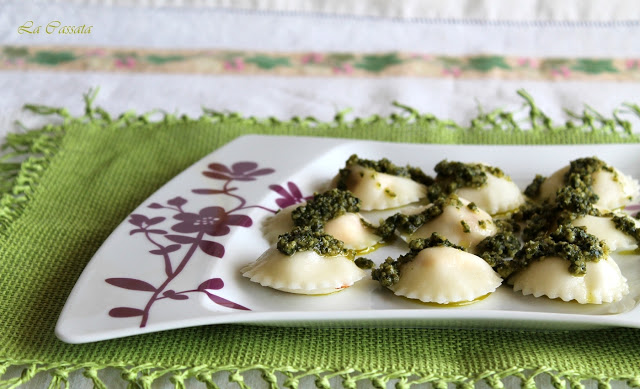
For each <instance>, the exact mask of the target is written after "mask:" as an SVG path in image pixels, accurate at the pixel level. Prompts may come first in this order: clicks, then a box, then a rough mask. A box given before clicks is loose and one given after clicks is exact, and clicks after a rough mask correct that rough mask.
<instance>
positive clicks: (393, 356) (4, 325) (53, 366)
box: [0, 91, 640, 388]
mask: <svg viewBox="0 0 640 389" xmlns="http://www.w3.org/2000/svg"><path fill="white" fill-rule="evenodd" d="M520 93H521V95H522V96H523V98H524V101H525V103H527V110H528V119H527V120H526V122H525V123H520V122H518V121H516V120H514V119H513V118H514V115H513V113H512V112H504V111H493V112H489V113H484V114H479V115H478V117H477V118H476V119H475V120H473V121H472V122H471V123H472V124H471V126H470V127H463V126H460V125H458V124H456V123H453V122H451V121H445V120H440V119H438V118H436V117H434V116H432V115H428V114H421V113H419V112H416V111H415V110H412V109H411V108H409V107H402V106H399V107H398V113H397V114H394V115H392V116H391V117H389V118H381V117H372V118H368V119H358V120H347V118H346V117H345V115H344V114H339V115H337V116H336V118H335V120H334V121H333V122H326V123H318V122H316V121H314V120H312V119H305V120H303V119H299V120H291V121H283V122H280V121H277V120H258V119H253V118H243V117H241V116H239V115H229V114H219V113H215V112H206V113H205V114H203V115H202V116H201V117H200V118H196V119H190V118H185V117H174V116H170V115H166V116H164V117H163V118H160V119H159V120H156V121H153V120H150V117H149V116H148V115H140V116H138V115H136V114H126V115H123V116H121V117H119V118H114V119H112V118H111V117H110V115H109V114H108V113H107V112H105V111H104V110H102V109H100V108H97V107H95V106H94V105H93V104H92V99H93V97H95V96H94V95H90V96H87V108H86V115H85V116H84V117H81V118H73V117H71V116H70V115H69V114H68V113H67V111H66V110H65V109H51V108H47V107H41V106H30V107H29V108H30V109H31V110H33V111H35V112H37V113H39V114H56V115H58V116H61V117H62V118H63V119H64V121H63V123H62V124H56V125H53V124H52V125H49V126H46V127H44V128H42V129H38V130H32V131H28V132H25V133H22V134H13V135H10V136H9V137H8V138H7V144H6V147H7V148H8V150H9V152H10V154H9V157H11V158H9V159H7V160H5V162H4V163H3V164H2V175H3V187H2V191H3V192H2V199H1V201H0V205H1V208H0V223H1V226H0V295H1V299H0V317H2V320H0V373H2V372H4V371H6V370H7V369H10V368H12V367H13V366H18V365H21V366H27V368H26V369H25V371H24V372H23V374H22V375H21V376H19V377H14V378H10V379H8V380H5V381H0V387H12V386H14V385H17V384H20V383H24V382H27V381H29V380H30V379H31V378H33V377H34V376H35V375H37V374H50V375H51V376H52V379H51V385H52V387H58V386H59V385H60V384H61V383H64V382H66V381H67V380H68V377H69V375H70V374H72V373H74V372H82V374H84V375H85V376H86V377H87V378H89V379H91V380H93V382H94V384H95V385H96V386H97V387H103V381H102V380H101V379H100V372H101V370H102V369H105V368H109V367H111V368H117V369H121V370H122V379H123V380H124V381H125V382H127V383H130V384H133V385H139V386H141V387H150V386H151V384H152V383H153V382H154V381H156V380H158V379H160V378H161V377H165V378H166V376H167V375H168V376H169V377H170V380H171V382H173V383H174V384H176V385H177V386H178V387H181V386H182V385H184V383H185V381H186V380H188V379H196V380H198V381H201V382H204V383H205V384H207V387H215V384H214V382H213V376H214V375H215V374H216V373H219V372H228V373H229V380H230V381H232V382H236V383H238V384H240V385H241V386H242V385H244V384H243V379H244V378H243V374H244V373H245V372H247V371H249V370H252V371H255V370H258V371H260V372H261V374H262V377H263V380H264V381H265V383H266V384H267V385H270V386H271V387H281V386H286V387H292V388H295V387H297V386H298V385H299V383H300V382H301V381H304V380H312V382H314V383H315V385H317V386H318V387H321V388H325V387H328V386H329V385H330V383H332V382H335V380H338V381H341V383H342V385H344V387H347V388H355V387H356V385H357V383H358V382H360V381H364V382H370V383H372V384H373V385H374V386H376V387H385V385H386V384H387V383H389V382H392V383H396V384H397V387H400V388H403V387H408V386H410V385H411V384H417V383H427V382H429V383H432V384H434V385H435V386H436V387H438V388H444V387H445V386H446V384H447V383H453V384H455V385H457V386H459V387H464V388H469V387H472V386H473V385H474V384H476V383H478V382H481V381H483V382H485V383H487V384H488V385H489V386H490V387H493V388H500V387H502V381H501V380H502V379H503V378H506V377H511V379H516V380H518V381H520V384H521V385H522V386H523V387H532V386H534V385H535V383H534V379H539V378H540V377H538V376H544V379H548V380H550V381H551V383H552V384H553V385H554V386H556V387H560V386H563V387H564V385H565V384H566V383H567V382H568V383H570V384H571V386H572V387H579V386H580V381H581V380H586V379H593V380H597V381H598V383H599V384H600V385H602V386H603V387H607V386H608V385H609V382H610V381H611V380H622V381H626V382H627V383H628V384H630V385H633V386H638V385H640V331H638V330H635V329H627V328H612V329H603V330H592V331H555V332H543V331H541V332H536V331H513V330H512V331H507V330H499V329H495V330H486V329H484V330H473V329H455V328H444V329H443V328H436V329H428V328H348V329H341V328H281V327H258V326H246V325H216V326H202V327H195V328H187V329H180V330H173V331H167V332H162V333H153V334H148V335H141V336H134V337H129V338H123V339H116V340H109V341H103V342H98V343H90V344H82V345H69V344H64V343H62V342H61V341H59V340H57V339H56V337H55V336H54V326H55V323H56V320H57V318H58V315H59V313H60V311H61V309H62V306H63V304H64V302H65V300H66V298H67V296H68V295H69V292H70V291H71V289H72V287H73V285H74V283H75V282H76V280H77V279H78V277H79V275H80V273H81V272H82V270H83V268H84V267H85V265H86V264H87V262H88V261H89V260H90V259H91V257H92V255H93V254H94V253H95V251H96V250H97V249H98V248H99V247H100V245H101V244H102V243H103V242H104V240H105V239H106V238H107V236H108V235H109V234H110V233H111V231H112V230H113V229H114V228H115V227H117V225H118V224H119V223H120V222H121V221H122V220H123V219H124V218H126V217H127V215H128V214H129V213H130V212H131V211H132V210H133V209H134V208H135V207H137V206H138V205H139V204H140V203H141V202H142V201H144V200H145V199H146V198H147V197H148V196H149V195H150V194H152V193H153V192H154V191H155V190H157V189H158V188H159V187H160V186H162V185H163V184H164V183H165V182H167V181H168V180H170V179H171V178H172V177H174V176H175V175H176V174H178V173H180V172H181V171H182V170H183V169H185V168H187V167H189V166H190V165H191V164H192V163H193V162H195V161H197V160H198V159H200V158H201V157H203V156H205V155H207V154H208V153H210V152H212V151H213V150H215V149H216V148H218V147H220V146H222V145H224V144H226V143H228V142H229V141H231V140H233V139H235V138H236V137H238V136H240V135H244V134H271V135H300V136H328V137H342V138H357V139H376V140H384V141H397V142H414V143H457V144H555V143H570V144H577V143H622V142H637V141H638V138H637V136H635V135H633V133H632V131H631V124H630V123H629V122H628V121H627V119H628V117H626V118H625V117H624V116H622V115H621V114H619V113H616V114H615V115H613V116H612V115H609V116H607V117H605V116H602V115H600V114H598V113H596V112H593V111H589V110H586V111H585V112H584V113H583V114H581V115H576V116H577V118H575V119H574V120H573V121H571V122H567V123H564V124H554V123H552V122H551V120H550V119H549V118H548V117H547V116H546V115H545V114H544V113H543V112H542V111H541V110H539V109H538V108H537V107H536V106H535V104H534V103H533V100H532V99H531V97H530V96H529V95H528V94H526V93H525V92H522V91H521V92H520ZM627 111H631V112H635V113H636V114H637V113H638V112H640V109H639V108H638V107H637V106H634V105H629V106H627ZM52 122H54V120H52ZM521 127H522V128H528V129H527V130H523V129H522V128H521ZM12 158H13V159H17V160H21V161H20V162H11V160H12ZM536 377H538V378H536ZM332 380H334V381H332Z"/></svg>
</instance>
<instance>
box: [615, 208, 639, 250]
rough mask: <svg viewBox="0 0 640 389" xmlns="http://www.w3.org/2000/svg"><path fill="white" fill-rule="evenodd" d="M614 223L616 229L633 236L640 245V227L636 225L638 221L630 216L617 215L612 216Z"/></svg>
mask: <svg viewBox="0 0 640 389" xmlns="http://www.w3.org/2000/svg"><path fill="white" fill-rule="evenodd" d="M611 220H612V221H613V224H614V225H615V226H616V229H617V230H619V231H621V232H623V233H625V234H627V235H629V236H631V237H633V238H634V239H635V240H636V242H638V245H640V229H638V227H636V223H635V222H634V221H633V219H632V218H631V217H629V216H626V215H624V216H619V215H615V216H613V217H612V218H611Z"/></svg>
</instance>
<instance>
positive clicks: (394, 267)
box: [358, 232, 466, 287]
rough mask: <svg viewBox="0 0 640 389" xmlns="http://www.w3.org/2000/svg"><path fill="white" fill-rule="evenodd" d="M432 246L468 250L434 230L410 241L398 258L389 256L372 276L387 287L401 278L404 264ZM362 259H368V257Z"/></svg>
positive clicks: (373, 271)
mask: <svg viewBox="0 0 640 389" xmlns="http://www.w3.org/2000/svg"><path fill="white" fill-rule="evenodd" d="M430 247H453V248H456V249H458V250H462V251H466V250H465V248H463V247H460V246H458V245H455V244H453V243H451V242H450V241H449V240H447V239H446V238H445V237H443V236H442V235H440V234H438V233H437V232H434V233H433V234H431V236H430V237H429V238H427V239H416V240H412V241H411V242H409V252H408V253H406V254H404V255H401V256H400V257H398V259H395V260H394V259H393V258H391V257H389V258H387V259H386V260H385V261H384V262H383V263H381V264H380V266H379V267H378V268H377V269H373V270H372V271H371V278H373V279H374V280H376V281H378V282H380V284H381V285H382V286H385V287H390V286H392V285H394V284H395V283H397V282H398V281H399V280H400V268H401V267H402V265H404V264H406V263H409V262H411V261H413V259H414V258H415V257H416V255H418V253H419V252H420V251H422V250H424V249H427V248H430ZM358 259H361V258H358ZM362 259H364V260H366V258H362Z"/></svg>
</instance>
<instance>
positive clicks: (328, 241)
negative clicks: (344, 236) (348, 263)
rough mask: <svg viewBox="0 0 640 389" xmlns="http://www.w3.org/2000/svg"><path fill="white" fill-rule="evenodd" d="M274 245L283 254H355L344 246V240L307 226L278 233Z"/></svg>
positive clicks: (328, 255) (349, 255) (327, 255)
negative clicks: (307, 252) (306, 252)
mask: <svg viewBox="0 0 640 389" xmlns="http://www.w3.org/2000/svg"><path fill="white" fill-rule="evenodd" d="M276 247H277V248H278V250H279V251H280V252H281V253H283V254H285V255H293V254H295V253H297V252H301V251H315V252H316V253H317V254H319V255H321V256H323V257H334V256H336V255H344V256H347V257H353V256H354V255H355V252H354V251H353V250H349V249H346V248H344V242H342V241H341V240H338V239H336V238H334V237H333V236H331V235H329V234H325V233H323V232H320V231H313V230H311V229H310V228H309V227H295V228H294V229H293V230H291V231H290V232H287V233H285V234H282V235H280V237H279V238H278V243H277V245H276Z"/></svg>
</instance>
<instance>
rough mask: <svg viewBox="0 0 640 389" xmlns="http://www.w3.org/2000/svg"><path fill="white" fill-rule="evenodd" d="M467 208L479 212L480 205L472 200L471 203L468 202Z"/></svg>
mask: <svg viewBox="0 0 640 389" xmlns="http://www.w3.org/2000/svg"><path fill="white" fill-rule="evenodd" d="M467 208H469V209H470V210H472V211H473V212H478V209H479V208H478V206H477V205H476V203H474V202H471V203H469V204H467Z"/></svg>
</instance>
